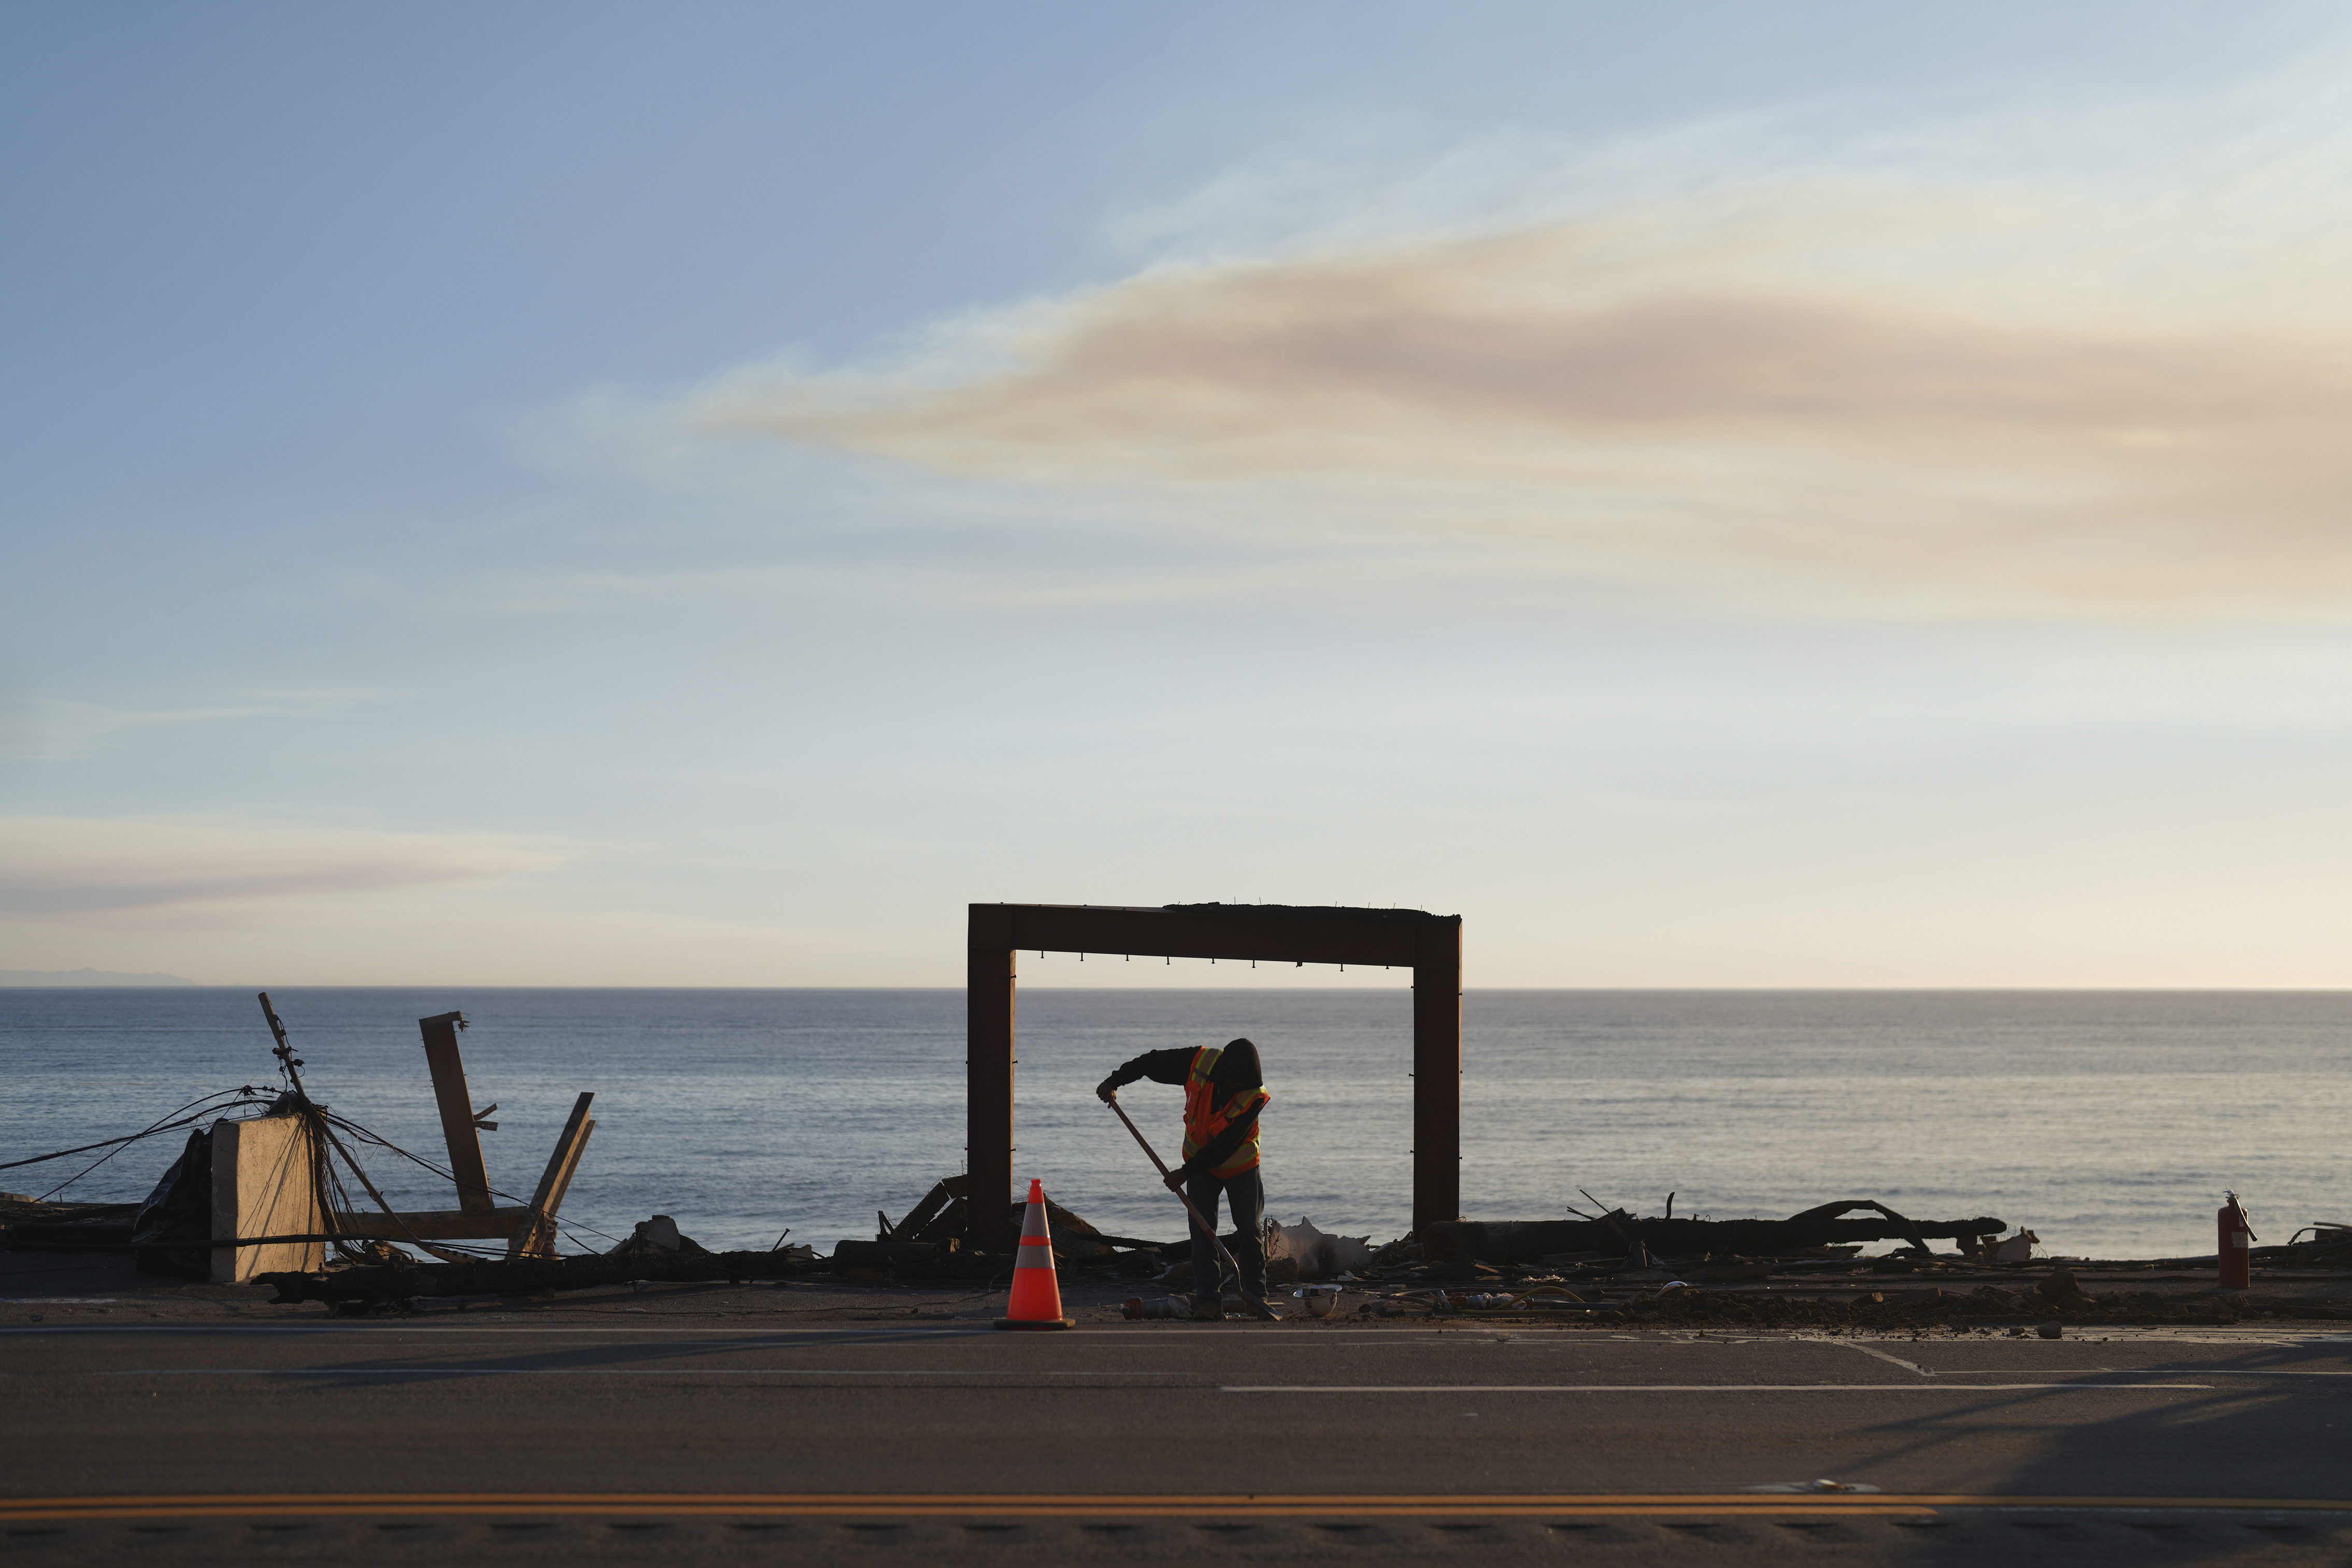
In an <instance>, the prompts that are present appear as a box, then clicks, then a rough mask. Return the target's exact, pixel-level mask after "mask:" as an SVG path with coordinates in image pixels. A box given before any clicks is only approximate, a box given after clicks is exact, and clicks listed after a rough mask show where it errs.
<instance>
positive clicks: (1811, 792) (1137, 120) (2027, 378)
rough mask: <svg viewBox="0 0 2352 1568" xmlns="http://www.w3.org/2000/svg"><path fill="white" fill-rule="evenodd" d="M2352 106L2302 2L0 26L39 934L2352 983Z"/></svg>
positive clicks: (27, 833)
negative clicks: (1167, 915) (1155, 926)
mask: <svg viewBox="0 0 2352 1568" xmlns="http://www.w3.org/2000/svg"><path fill="white" fill-rule="evenodd" d="M2347 105H2352V23H2347V22H2346V21H2345V20H2344V19H2343V17H2342V13H2341V11H2340V9H2339V8H2337V7H2333V6H2327V5H2315V4H2296V3H2293V0H2281V3H2278V4H2268V5H2262V6H2258V7H2230V8H2224V7H2220V6H2214V5H2176V4H2163V3H2142V4H2133V5H2123V4H2108V3H2104V0H2085V3H2083V4H2077V5H2068V6H2065V7H2049V6H2046V5H2024V4H2009V3H2000V0H1996V3H1989V4H1984V5H1975V6H1970V7H1966V8H1949V9H1947V10H1942V11H1937V10H1932V9H1929V8H1917V7H1887V6H1883V5H1863V4H1845V3H1840V0H1821V3H1813V4H1801V5H1797V4H1792V5H1780V6H1770V7H1766V6H1757V5H1732V4H1728V3H1724V4H1671V3H1669V4H1660V5H1649V6H1643V7H1622V6H1612V5H1588V4H1580V3H1566V0H1551V3H1546V4H1529V5H1519V4H1500V3H1496V4H1478V3H1466V4H1465V3H1462V0H1454V3H1449V4H1447V5H1442V6H1441V5H1395V4H1381V3H1379V0H1349V3H1347V4H1297V5H1285V6H1281V7H1266V6H1256V5H1223V4H1205V5H1194V6H1190V7H1185V8H1182V9H1181V10H1180V11H1161V12H1150V11H1147V10H1146V9H1145V8H1141V7H1116V6H1105V5H1081V4H1076V3H1075V0H1069V3H1063V0H1038V3H1036V4H1031V5H1023V6H1019V7H1009V8H978V7H953V6H948V5H892V4H876V5H864V6H856V7H840V6H818V5H730V4H723V3H715V0H714V3H710V4H698V5H691V6H676V7H664V8H659V9H656V8H652V7H642V6H621V5H598V4H593V3H567V4H563V5H552V4H544V5H542V4H530V3H517V4H512V5H501V6H498V7H495V8H488V9H486V8H482V7H477V6H461V5H445V4H430V3H428V4H421V5H410V6H404V7H400V8H397V9H396V10H385V9H381V8H379V9H374V10H369V9H363V8H357V7H327V8H321V7H316V6H306V5H291V4H288V5H257V4H237V3H234V0H227V3H224V4H220V5H210V6H205V7H201V8H198V7H185V6H173V5H162V4H136V3H133V4H124V5H110V6H103V7H100V6H67V5H39V4H32V3H21V4H15V5H5V6H0V202H5V213H6V215H7V234H8V239H7V245H6V247H5V261H0V277H5V291H4V292H0V398H5V408H0V969H16V970H61V969H76V968H81V967H84V966H89V967H96V968H100V969H111V970H121V971H137V972H154V971H160V972H166V973H175V974H181V975H185V976H188V977H190V978H193V979H195V980H198V981H202V982H205V983H207V984H287V985H291V984H468V985H494V984H516V985H541V984H546V985H597V984H631V985H792V986H811V985H818V986H821V985H953V984H961V979H962V958H961V943H962V923H963V911H964V907H965V906H966V905H967V904H969V903H971V902H993V901H999V900H1004V901H1021V902H1030V901H1035V902H1056V903H1098V904H1160V903H1167V902H1180V901H1202V900H1247V901H1267V902H1290V903H1333V902H1336V903H1353V904H1367V905H1379V906H1388V905H1402V906H1405V907H1412V908H1421V909H1427V910H1435V911H1438V912H1441V913H1447V914H1455V913H1458V914H1460V915H1462V916H1463V917H1464V920H1465V954H1466V965H1467V968H1466V981H1467V984H1470V985H1472V986H1474V987H1476V986H2083V987H2096V986H2285V987H2305V986H2308V987H2331V986H2340V985H2345V984H2352V949H2347V944H2346V943H2344V942H2341V941H2340V940H2338V938H2339V933H2341V932H2342V931H2344V930H2345V929H2346V925H2347V920H2346V916H2347V912H2352V892H2347V889H2352V844H2347V833H2346V830H2345V828H2344V827H2343V826H2342V820H2343V815H2344V814H2343V805H2342V802H2343V801H2344V800H2345V799H2346V798H2347V785H2352V510H2348V509H2352V442H2347V441H2346V440H2344V439H2343V438H2342V437H2340V435H2339V431H2340V430H2341V429H2342V428H2343V427H2344V426H2345V425H2346V419H2347V415H2352V297H2348V296H2347V295H2346V294H2345V292H2344V290H2343V289H2342V287H2341V284H2340V279H2342V278H2343V277H2344V276H2345V275H2346V274H2347V264H2352V201H2347V196H2346V195H2345V193H2346V192H2347V190H2352V178H2347V176H2352V108H2347ZM1157 967H1159V969H1160V973H1159V974H1157V975H1155V976H1154V977H1153V978H1154V979H1155V980H1156V981H1158V982H1159V983H1161V984H1220V983H1231V981H1232V980H1233V978H1234V976H1233V973H1232V972H1230V971H1229V970H1221V969H1218V968H1214V967H1211V966H1208V965H1205V964H1197V963H1195V964H1183V963H1179V964H1176V965H1172V966H1166V965H1163V966H1157ZM1023 976H1024V982H1026V983H1028V984H1129V983H1132V982H1133V979H1134V976H1133V973H1132V971H1131V970H1130V971H1126V972H1125V973H1113V972H1111V971H1110V970H1109V969H1108V968H1107V967H1106V966H1104V965H1102V964H1100V963H1087V964H1085V965H1083V966H1082V965H1080V964H1079V963H1077V961H1076V959H1075V958H1067V957H1063V956H1058V955H1057V956H1055V957H1051V958H1046V959H1043V960H1040V959H1038V958H1037V957H1036V956H1035V955H1031V956H1029V957H1028V958H1025V959H1024V961H1023ZM1334 979H1335V976H1334V975H1332V974H1331V973H1329V972H1328V971H1321V972H1318V971H1306V972H1298V973H1295V974H1286V975H1280V976H1270V977H1267V978H1266V979H1265V980H1264V981H1262V982H1261V983H1263V984H1327V985H1328V984H1332V983H1333V982H1334ZM1403 979H1404V977H1403V976H1402V975H1370V976H1361V977H1360V976H1359V975H1357V974H1355V973H1349V975H1348V976H1347V977H1346V982H1347V983H1349V984H1355V983H1358V982H1359V981H1361V983H1363V984H1402V981H1403Z"/></svg>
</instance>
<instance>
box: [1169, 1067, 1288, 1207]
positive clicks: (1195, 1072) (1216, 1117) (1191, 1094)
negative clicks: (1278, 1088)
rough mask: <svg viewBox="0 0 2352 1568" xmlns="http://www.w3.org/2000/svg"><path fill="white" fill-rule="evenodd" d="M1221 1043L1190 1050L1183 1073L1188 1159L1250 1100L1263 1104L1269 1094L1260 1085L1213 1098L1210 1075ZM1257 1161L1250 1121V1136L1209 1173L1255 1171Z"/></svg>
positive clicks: (1185, 1154) (1250, 1104)
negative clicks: (1222, 1098) (1223, 1098)
mask: <svg viewBox="0 0 2352 1568" xmlns="http://www.w3.org/2000/svg"><path fill="white" fill-rule="evenodd" d="M1224 1054H1225V1053H1224V1047H1222V1046H1202V1047H1201V1048H1200V1049H1199V1050H1197V1051H1194V1052H1193V1053H1192V1068H1191V1070H1189V1071H1188V1072H1186V1073H1185V1075H1184V1158H1186V1159H1187V1160H1189V1159H1191V1158H1192V1156H1193V1155H1195V1154H1197V1153H1199V1152H1201V1151H1202V1150H1203V1149H1205V1148H1207V1147H1208V1146H1209V1145H1210V1144H1211V1143H1213V1142H1216V1138H1217V1134H1218V1133H1220V1132H1223V1131H1224V1130H1225V1129H1226V1128H1227V1127H1230V1126H1232V1125H1233V1122H1234V1118H1235V1117H1237V1116H1239V1115H1241V1114H1242V1113H1243V1112H1244V1111H1246V1110H1249V1108H1250V1107H1251V1106H1252V1105H1253V1104H1256V1105H1261V1106H1262V1105H1264V1104H1265V1102H1266V1100H1268V1099H1269V1098H1271V1097H1270V1096H1268V1095H1267V1094H1266V1092H1265V1088H1264V1086H1263V1085H1261V1086H1260V1087H1258V1088H1256V1089H1243V1090H1242V1091H1241V1092H1240V1093H1238V1094H1236V1095H1234V1096H1233V1097H1232V1098H1231V1099H1229V1100H1226V1101H1225V1102H1224V1103H1223V1105H1219V1104H1217V1103H1216V1101H1215V1100H1214V1099H1213V1096H1214V1095H1215V1094H1216V1092H1217V1089H1216V1085H1214V1084H1213V1083H1211V1082H1210V1081H1209V1075H1210V1074H1211V1073H1213V1072H1214V1071H1215V1070H1216V1068H1217V1058H1219V1057H1221V1056H1223V1055H1224ZM1257 1163H1258V1148H1257V1124H1256V1123H1255V1122H1252V1123H1251V1124H1250V1131H1249V1136H1248V1137H1247V1138H1244V1139H1243V1140H1242V1142H1241V1146H1240V1147H1239V1148H1237V1149H1235V1150H1234V1152H1233V1153H1232V1154H1231V1155H1229V1156H1227V1157H1226V1160H1225V1163H1223V1164H1222V1165H1219V1166H1217V1167H1216V1168H1215V1169H1214V1170H1213V1171H1211V1172H1210V1174H1211V1175H1213V1176H1238V1175H1240V1174H1241V1173H1243V1172H1244V1171H1255V1170H1256V1169H1257Z"/></svg>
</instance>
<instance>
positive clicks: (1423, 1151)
mask: <svg viewBox="0 0 2352 1568" xmlns="http://www.w3.org/2000/svg"><path fill="white" fill-rule="evenodd" d="M1461 1216H1462V923H1461V922H1460V921H1449V922H1447V923H1446V924H1444V925H1442V926H1433V927H1431V928H1430V929H1429V930H1428V931H1426V932H1425V933H1424V934H1423V937H1422V939H1421V952H1420V955H1419V961H1418V962H1417V963H1414V964H1413V966H1412V1223H1413V1228H1414V1229H1416V1230H1419V1229H1422V1228H1423V1227H1425V1226H1432V1225H1439V1224H1443V1223H1444V1222H1445V1221H1447V1220H1452V1219H1459V1218H1460V1217H1461Z"/></svg>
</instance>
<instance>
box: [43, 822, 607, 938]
mask: <svg viewBox="0 0 2352 1568" xmlns="http://www.w3.org/2000/svg"><path fill="white" fill-rule="evenodd" d="M560 859H561V857H559V856H558V855H556V854H555V853H553V852H552V851H551V850H550V849H548V848H547V847H545V846H544V845H541V844H538V843H533V842H528V841H525V840H522V839H519V838H515V837H509V836H505V835H499V834H487V833H388V832H380V831H370V830H363V829H348V828H328V827H311V826H291V825H286V824H279V823H270V822H257V821H251V820H240V819H228V818H219V817H196V816H141V817H69V816H13V817H0V914H5V915H19V916H22V915H46V916H62V915H72V914H87V913H95V912H101V911H130V910H160V909H165V908H194V907H199V906H209V907H213V908H216V909H217V908H221V907H226V906H236V905H253V904H257V903H267V902H273V901H277V902H282V901H285V900H315V899H320V898H324V897H332V896H339V895H348V894H367V893H376V892H384V891H389V890H392V889H401V888H412V887H419V886H429V885H436V884H450V883H462V882H481V881H489V880H492V879H499V878H503V877H509V876H514V875H516V874H519V873H522V872H527V871H533V870H539V869H542V868H547V867H550V866H553V865H556V864H558V863H559V861H560Z"/></svg>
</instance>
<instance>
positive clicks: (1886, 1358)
mask: <svg viewBox="0 0 2352 1568" xmlns="http://www.w3.org/2000/svg"><path fill="white" fill-rule="evenodd" d="M1831 1343H1832V1344H1843V1345H1844V1346H1845V1348H1846V1349H1848V1350H1850V1351H1860V1352H1862V1353H1863V1354H1864V1355H1868V1356H1876V1357H1877V1358H1878V1359H1879V1360H1881V1361H1883V1362H1885V1363H1888V1364H1890V1365H1893V1366H1899V1367H1901V1368H1903V1369H1904V1370H1905V1371H1906V1372H1916V1373H1918V1374H1919V1375H1920V1376H1921V1377H1933V1376H1935V1375H1936V1374H1935V1373H1932V1372H1929V1371H1928V1370H1927V1368H1926V1367H1924V1366H1921V1365H1920V1364H1919V1363H1917V1362H1916V1361H1905V1360H1904V1359H1903V1358H1902V1357H1901V1356H1899V1355H1888V1354H1887V1353H1886V1352H1885V1351H1874V1350H1872V1349H1871V1348H1870V1347H1869V1346H1868V1345H1858V1344H1855V1343H1853V1342H1852V1341H1841V1340H1832V1341H1831ZM2027 1370H2028V1371H2039V1370H2040V1369H2039V1368H2028V1369H2027ZM2098 1370H2099V1371H2101V1372H2107V1371H2110V1370H2112V1369H2111V1368H2108V1367H2104V1366H2103V1367H2101V1368H2099V1369H2098Z"/></svg>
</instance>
